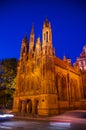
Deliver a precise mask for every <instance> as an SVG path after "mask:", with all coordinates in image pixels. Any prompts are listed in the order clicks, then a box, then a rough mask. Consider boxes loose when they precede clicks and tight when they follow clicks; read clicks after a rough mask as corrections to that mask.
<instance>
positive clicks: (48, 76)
mask: <svg viewBox="0 0 86 130" xmlns="http://www.w3.org/2000/svg"><path fill="white" fill-rule="evenodd" d="M54 57H55V55H54V50H53V46H52V30H51V26H50V23H49V21H48V19H46V20H45V22H44V24H43V30H42V67H41V70H42V81H41V93H42V96H43V97H44V102H43V104H44V108H42V109H43V111H42V110H41V112H40V113H43V114H44V115H49V114H53V113H55V114H56V113H57V95H56V93H57V91H56V87H55V64H54ZM50 97H51V102H49V100H50ZM52 99H53V100H52ZM52 103H53V106H52ZM46 108H47V109H46Z"/></svg>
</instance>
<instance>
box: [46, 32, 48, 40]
mask: <svg viewBox="0 0 86 130" xmlns="http://www.w3.org/2000/svg"><path fill="white" fill-rule="evenodd" d="M46 42H48V32H46Z"/></svg>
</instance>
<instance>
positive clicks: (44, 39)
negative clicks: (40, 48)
mask: <svg viewBox="0 0 86 130" xmlns="http://www.w3.org/2000/svg"><path fill="white" fill-rule="evenodd" d="M44 41H45V33H44Z"/></svg>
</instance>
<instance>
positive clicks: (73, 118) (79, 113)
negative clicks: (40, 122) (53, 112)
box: [49, 110, 86, 127]
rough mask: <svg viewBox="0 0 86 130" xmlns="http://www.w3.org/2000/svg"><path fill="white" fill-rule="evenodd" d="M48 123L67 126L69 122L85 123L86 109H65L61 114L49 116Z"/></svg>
mask: <svg viewBox="0 0 86 130" xmlns="http://www.w3.org/2000/svg"><path fill="white" fill-rule="evenodd" d="M49 120H50V125H53V126H62V125H63V126H67V127H70V125H71V124H80V125H83V124H84V125H86V110H73V111H67V112H65V113H63V114H61V115H57V116H53V117H50V118H49Z"/></svg>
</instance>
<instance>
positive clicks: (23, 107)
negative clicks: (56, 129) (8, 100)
mask: <svg viewBox="0 0 86 130" xmlns="http://www.w3.org/2000/svg"><path fill="white" fill-rule="evenodd" d="M81 86H82V82H81V73H80V71H79V70H78V69H77V68H76V67H72V66H71V64H70V63H69V60H67V59H66V57H64V59H63V60H61V59H59V58H58V57H56V55H55V49H53V45H52V30H51V25H50V23H49V22H48V19H46V20H45V22H44V24H43V29H42V43H41V42H40V38H38V39H37V41H36V43H34V27H32V31H31V34H30V41H29V43H28V40H27V37H25V38H24V39H23V40H22V45H21V53H20V60H19V64H18V70H17V82H16V92H15V96H14V104H13V111H14V112H21V113H25V114H29V113H33V114H38V115H53V114H58V113H60V112H63V111H66V110H69V109H76V108H80V100H81V99H82V93H83V92H82V88H81Z"/></svg>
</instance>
